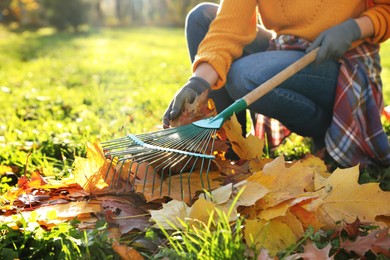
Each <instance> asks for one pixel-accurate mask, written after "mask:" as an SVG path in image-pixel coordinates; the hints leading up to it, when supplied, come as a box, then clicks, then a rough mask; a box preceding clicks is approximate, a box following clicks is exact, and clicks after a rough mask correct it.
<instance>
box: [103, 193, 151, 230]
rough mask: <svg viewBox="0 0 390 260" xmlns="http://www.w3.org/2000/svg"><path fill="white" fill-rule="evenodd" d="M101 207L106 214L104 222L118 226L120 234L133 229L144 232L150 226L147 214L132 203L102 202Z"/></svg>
mask: <svg viewBox="0 0 390 260" xmlns="http://www.w3.org/2000/svg"><path fill="white" fill-rule="evenodd" d="M101 207H102V208H103V209H104V210H103V212H105V213H106V220H107V221H108V222H109V223H113V224H116V225H118V228H119V230H120V232H121V233H122V234H126V233H128V232H130V231H131V230H133V229H139V230H144V229H145V228H147V227H149V226H150V225H151V223H150V222H149V217H148V214H147V212H146V211H144V210H142V209H141V208H139V207H137V206H136V205H134V204H132V203H121V202H116V201H111V200H103V201H102V203H101Z"/></svg>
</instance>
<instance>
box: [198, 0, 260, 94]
mask: <svg viewBox="0 0 390 260" xmlns="http://www.w3.org/2000/svg"><path fill="white" fill-rule="evenodd" d="M256 7H257V1H256V0H223V1H221V4H220V7H219V9H218V13H217V16H216V18H215V19H214V21H213V22H212V23H211V25H210V28H209V31H208V33H207V35H206V37H205V38H204V39H203V41H202V42H201V44H200V45H199V48H198V53H197V56H196V57H195V61H194V64H193V70H194V71H195V69H196V68H197V66H198V65H199V64H200V63H202V62H207V63H209V64H210V65H211V66H212V67H213V68H214V69H215V70H216V71H217V73H218V80H217V83H216V85H215V86H213V87H212V88H213V89H218V88H221V87H222V86H223V85H224V84H225V82H226V75H227V73H228V71H229V69H230V66H231V63H232V62H233V60H234V59H237V58H239V57H240V56H241V55H242V51H243V48H244V46H245V45H247V44H249V43H250V42H251V41H252V40H253V39H254V38H255V37H256V28H257V26H256V24H257V12H256Z"/></svg>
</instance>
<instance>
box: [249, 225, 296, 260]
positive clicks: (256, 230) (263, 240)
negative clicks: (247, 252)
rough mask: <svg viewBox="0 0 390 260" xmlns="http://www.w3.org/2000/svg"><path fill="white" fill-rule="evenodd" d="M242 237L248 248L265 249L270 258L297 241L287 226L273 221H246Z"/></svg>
mask: <svg viewBox="0 0 390 260" xmlns="http://www.w3.org/2000/svg"><path fill="white" fill-rule="evenodd" d="M244 235H245V241H246V244H247V245H248V246H249V247H252V246H255V247H256V249H257V250H260V249H261V248H264V249H267V250H268V252H269V254H270V255H271V256H275V255H276V254H277V253H278V252H279V251H280V250H282V249H285V248H287V247H289V246H290V245H292V244H294V243H296V242H297V241H298V237H297V236H296V235H295V234H294V232H293V231H292V230H291V228H290V227H289V226H288V225H287V224H285V223H283V222H281V221H278V220H275V219H273V220H270V221H265V220H262V219H257V220H246V222H245V230H244Z"/></svg>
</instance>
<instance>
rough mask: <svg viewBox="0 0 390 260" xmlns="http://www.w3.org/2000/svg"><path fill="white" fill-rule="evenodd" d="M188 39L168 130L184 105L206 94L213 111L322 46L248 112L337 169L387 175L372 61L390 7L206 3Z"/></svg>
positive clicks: (382, 3) (377, 2) (387, 26)
mask: <svg viewBox="0 0 390 260" xmlns="http://www.w3.org/2000/svg"><path fill="white" fill-rule="evenodd" d="M258 17H259V18H260V21H261V24H262V25H263V26H264V27H265V28H266V29H263V28H261V27H260V26H259V25H258ZM268 30H271V31H272V32H273V33H274V34H275V36H274V37H273V36H272V34H271V33H270V31H268ZM186 36H187V41H188V48H189V53H190V57H191V61H192V62H193V76H192V77H191V78H190V79H189V80H188V82H187V83H186V84H185V85H184V86H183V87H182V88H181V89H180V90H179V91H178V92H177V93H176V95H175V97H174V98H173V100H172V102H171V104H170V106H169V107H168V109H167V111H166V113H165V114H164V117H163V123H164V125H165V126H166V127H167V126H169V120H172V119H174V118H177V117H178V116H179V115H180V112H181V109H182V106H183V104H184V102H185V101H186V100H187V101H189V102H192V101H193V100H194V98H195V97H196V96H197V95H199V94H200V93H202V92H203V91H206V90H209V89H210V90H211V93H210V97H212V98H213V99H214V101H215V103H216V107H217V111H218V112H220V111H221V110H222V109H224V108H225V107H227V105H229V104H230V103H232V102H233V100H236V99H238V98H241V97H242V96H244V95H245V94H247V93H248V92H250V91H251V90H253V89H254V88H256V87H257V86H259V85H260V84H262V83H263V82H265V81H266V80H267V79H269V78H271V77H272V76H273V75H275V74H277V73H278V72H279V71H281V70H282V69H284V68H285V67H287V66H288V65H289V64H291V63H293V62H294V61H296V60H298V59H299V58H301V57H302V56H303V55H305V52H308V51H310V50H312V49H314V48H316V47H318V46H319V47H320V50H319V53H318V55H317V58H316V60H315V62H314V63H313V64H310V65H309V66H307V67H306V68H304V69H303V70H301V71H300V72H298V73H296V74H295V75H294V76H292V77H291V78H290V79H288V80H286V81H285V82H284V83H282V84H281V85H279V86H278V87H277V88H275V89H274V90H272V91H271V92H270V93H268V94H267V95H265V96H264V97H262V98H261V99H260V100H258V101H256V102H255V103H253V104H252V105H251V106H250V107H249V109H250V110H251V111H252V112H256V113H260V114H262V115H265V116H267V117H270V118H275V119H277V120H279V121H280V122H281V123H282V124H283V125H285V126H286V127H287V128H288V129H289V130H291V131H293V132H295V133H297V134H299V135H303V136H309V137H312V138H313V141H314V144H315V146H316V147H317V148H321V147H326V150H327V152H328V153H329V154H330V156H331V157H332V158H333V159H334V160H335V161H336V162H337V163H339V164H340V165H341V166H344V167H349V166H354V165H356V164H358V163H359V164H360V166H361V167H364V166H366V165H369V164H375V165H381V166H386V167H387V166H390V146H389V142H388V139H387V136H386V135H385V133H384V132H383V128H382V125H381V122H380V113H381V111H382V109H383V96H382V85H381V79H380V70H381V67H380V61H379V54H378V51H379V43H381V42H383V41H385V40H386V39H388V38H389V36H390V0H373V1H367V0H339V1H333V0H302V1H294V0H245V1H237V0H224V1H221V5H219V6H217V5H215V4H210V3H206V4H201V5H198V6H197V7H195V8H194V10H192V12H191V13H190V14H189V16H188V17H187V21H186ZM244 116H245V115H241V118H242V119H241V121H242V120H243V118H244Z"/></svg>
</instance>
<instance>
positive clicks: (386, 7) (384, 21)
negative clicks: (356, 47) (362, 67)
mask: <svg viewBox="0 0 390 260" xmlns="http://www.w3.org/2000/svg"><path fill="white" fill-rule="evenodd" d="M362 15H365V16H368V17H369V18H370V19H371V21H372V22H373V24H374V36H373V37H371V38H369V39H366V40H367V41H368V42H370V43H380V42H384V41H386V40H387V39H388V38H389V37H390V0H373V6H372V7H371V8H369V9H368V10H367V11H365V12H364V13H363V14H362Z"/></svg>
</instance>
